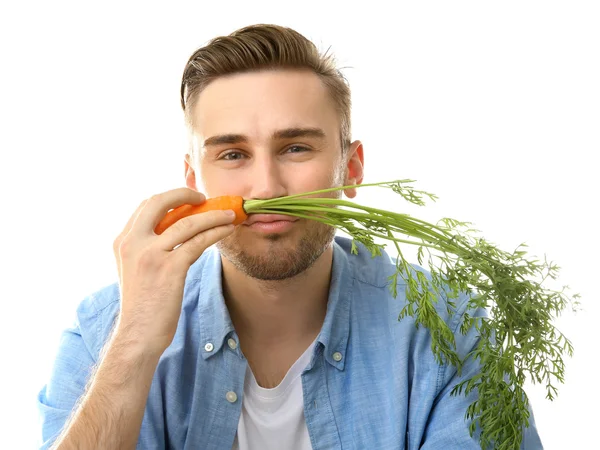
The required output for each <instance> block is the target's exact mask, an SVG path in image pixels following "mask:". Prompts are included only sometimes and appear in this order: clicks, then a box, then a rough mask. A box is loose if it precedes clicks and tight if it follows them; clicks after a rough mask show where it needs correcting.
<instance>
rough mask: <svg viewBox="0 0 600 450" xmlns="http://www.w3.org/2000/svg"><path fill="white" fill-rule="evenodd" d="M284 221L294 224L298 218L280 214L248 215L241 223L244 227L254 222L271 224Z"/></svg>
mask: <svg viewBox="0 0 600 450" xmlns="http://www.w3.org/2000/svg"><path fill="white" fill-rule="evenodd" d="M280 220H284V221H286V222H295V221H296V220H298V217H292V216H286V215H282V214H250V216H248V218H247V219H246V220H245V221H244V222H243V224H244V225H252V224H253V223H256V222H263V223H271V222H277V221H280Z"/></svg>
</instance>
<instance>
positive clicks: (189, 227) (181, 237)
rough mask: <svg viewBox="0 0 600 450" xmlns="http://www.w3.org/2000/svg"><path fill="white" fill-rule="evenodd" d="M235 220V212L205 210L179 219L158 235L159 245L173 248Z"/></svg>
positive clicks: (162, 247) (164, 247)
mask: <svg viewBox="0 0 600 450" xmlns="http://www.w3.org/2000/svg"><path fill="white" fill-rule="evenodd" d="M234 220H235V214H232V215H230V214H227V212H226V211H223V210H214V211H206V212H203V213H198V214H192V215H191V216H187V217H184V218H182V219H179V220H178V221H177V222H175V223H174V224H173V225H171V226H170V227H169V228H167V229H166V230H165V231H163V233H162V234H161V235H160V236H159V237H158V239H159V242H160V243H159V246H160V248H161V249H164V250H173V248H175V247H176V246H177V245H179V244H183V243H184V242H187V241H188V240H190V239H192V238H194V237H195V236H196V235H198V234H199V233H204V232H206V231H208V230H210V229H211V228H215V227H219V226H223V225H229V224H231V222H233V221H234Z"/></svg>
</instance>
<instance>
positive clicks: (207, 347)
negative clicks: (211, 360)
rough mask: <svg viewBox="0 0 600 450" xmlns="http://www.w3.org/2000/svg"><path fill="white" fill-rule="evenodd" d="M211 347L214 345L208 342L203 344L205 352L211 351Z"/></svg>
mask: <svg viewBox="0 0 600 450" xmlns="http://www.w3.org/2000/svg"><path fill="white" fill-rule="evenodd" d="M213 348H214V346H213V345H212V344H211V343H210V342H207V343H206V345H205V346H204V350H206V351H207V352H212V351H213Z"/></svg>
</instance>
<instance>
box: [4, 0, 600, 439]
mask: <svg viewBox="0 0 600 450" xmlns="http://www.w3.org/2000/svg"><path fill="white" fill-rule="evenodd" d="M218 4H222V5H224V6H215V5H218ZM359 4H360V5H361V6H352V5H350V4H349V3H348V2H325V1H318V2H312V1H302V2H276V3H273V4H267V3H265V2H239V3H236V2H231V1H228V2H223V3H221V2H217V1H213V2H201V1H195V2H185V3H184V2H175V1H173V2H143V3H142V2H139V3H136V2H133V1H129V2H106V1H105V2H94V3H93V4H92V3H91V2H71V3H66V2H58V1H53V2H42V1H37V2H25V1H23V2H14V3H12V2H11V3H9V2H6V5H5V4H4V3H3V5H5V6H2V7H0V49H1V54H0V77H1V82H0V116H1V117H0V119H1V120H0V127H1V128H0V152H1V165H0V171H1V173H0V176H1V177H0V182H1V183H2V186H1V189H0V195H1V196H2V199H1V202H2V203H1V205H2V210H1V213H0V214H2V220H1V221H0V227H1V230H0V231H1V236H2V269H1V272H0V273H1V289H2V291H1V292H2V298H1V301H2V309H1V311H2V312H1V316H0V317H1V322H0V333H1V336H0V337H1V340H0V342H1V343H2V344H1V346H2V347H1V350H2V353H1V360H0V364H1V372H0V376H1V377H2V380H1V382H0V388H1V389H2V397H1V398H2V408H0V415H2V417H0V426H1V427H2V428H3V433H2V444H1V445H2V447H3V448H11V449H17V448H19V449H20V448H23V449H25V448H34V447H35V445H36V443H37V438H38V435H39V427H38V424H37V412H36V407H35V398H36V394H37V392H38V390H39V389H40V388H41V387H42V385H43V384H44V383H45V381H46V380H47V378H48V375H49V371H50V367H51V363H52V360H53V357H54V352H55V350H56V347H57V344H58V339H59V335H60V331H61V329H62V328H64V327H65V326H67V325H68V324H69V323H70V321H71V319H72V317H73V313H74V310H75V307H76V306H77V304H78V303H79V302H80V301H81V300H82V299H83V297H84V296H86V295H87V294H89V293H90V292H92V291H94V290H96V289H98V288H100V287H102V286H105V285H107V284H110V283H113V282H114V281H116V268H115V265H114V261H113V255H112V242H113V240H114V238H115V237H116V236H117V234H118V233H119V232H120V230H121V229H122V227H123V226H124V225H125V223H126V222H127V219H128V218H129V216H130V214H131V213H132V212H133V210H134V209H135V207H136V206H137V205H138V204H139V202H140V201H141V200H142V199H144V198H146V197H148V196H150V195H152V194H154V193H158V192H162V191H165V190H168V189H173V188H176V187H181V186H184V178H183V155H184V153H185V151H186V147H185V145H186V143H185V134H184V128H183V122H182V112H181V110H180V107H179V83H180V76H181V73H182V70H183V67H184V65H185V62H186V61H187V58H188V57H189V55H190V54H191V53H192V52H193V51H194V50H195V49H196V48H197V47H199V46H201V45H203V44H204V43H206V42H207V41H208V40H209V39H211V38H212V37H214V36H216V35H221V34H228V33H230V32H232V31H234V30H235V29H237V28H239V27H242V26H245V25H249V24H252V23H258V22H267V23H277V24H280V25H287V26H291V27H293V28H296V29H297V30H298V31H300V32H301V33H303V34H305V35H306V36H307V37H308V38H311V39H313V40H314V41H315V42H316V43H317V45H318V46H319V47H320V48H321V49H323V50H324V49H326V48H327V47H329V46H331V47H332V49H331V50H332V51H333V53H335V54H336V55H337V56H338V59H339V62H340V65H341V66H343V67H348V66H350V67H349V68H347V69H344V73H345V74H346V76H347V78H348V79H349V81H350V83H351V87H352V90H353V101H354V107H353V121H354V123H353V137H354V138H355V139H361V140H362V141H363V143H364V146H365V170H366V179H365V182H373V181H383V180H392V179H398V178H412V179H415V180H417V183H416V186H418V187H419V188H422V189H425V190H428V191H430V192H434V193H436V194H437V195H438V196H439V197H440V200H439V201H438V202H437V203H436V204H433V205H430V206H427V207H425V208H421V209H418V210H417V211H414V210H411V214H415V215H417V214H418V215H419V217H423V218H426V219H437V218H440V217H443V216H450V217H453V218H457V219H461V220H469V221H471V222H473V223H474V224H475V225H476V227H477V228H479V229H480V230H482V231H483V234H484V235H485V236H486V237H487V238H488V239H489V240H491V241H493V242H495V243H497V244H498V245H499V246H501V247H503V248H505V249H507V250H512V249H514V247H515V246H516V245H518V244H519V243H521V242H526V243H528V244H529V250H530V252H531V254H532V255H538V256H543V255H544V254H546V255H547V256H548V258H549V259H551V260H554V261H556V262H557V263H558V264H559V265H560V266H561V267H562V271H561V278H560V282H561V283H562V284H569V285H570V286H571V287H572V289H573V291H576V292H579V293H581V295H582V296H583V298H582V307H583V311H582V312H580V313H579V314H577V315H573V314H567V315H565V316H564V317H563V318H561V319H560V320H558V321H557V322H556V324H557V325H558V326H559V328H560V329H561V330H562V331H563V332H564V333H565V334H566V335H567V336H568V337H569V338H570V339H571V340H572V342H573V344H574V346H575V352H576V353H575V355H574V357H573V358H570V359H569V358H567V361H566V363H567V375H566V383H565V384H564V385H561V386H559V397H558V399H556V400H555V401H554V402H550V401H548V400H545V399H544V395H545V391H544V389H543V388H540V387H538V386H531V385H528V393H529V395H530V398H531V401H532V403H533V407H534V411H535V416H536V420H537V425H538V428H539V431H540V434H541V436H542V440H543V442H544V444H545V448H546V449H550V450H551V449H557V450H558V449H561V450H562V449H567V448H568V449H583V448H585V449H587V448H591V447H592V446H594V445H595V443H596V442H597V440H598V439H597V437H596V435H597V423H596V422H597V419H598V415H597V406H598V400H599V398H598V393H597V381H596V372H595V370H594V369H595V367H596V365H595V360H596V359H597V355H598V351H597V346H596V342H597V333H595V331H597V329H598V326H597V322H598V306H597V304H598V299H597V297H596V294H597V290H596V289H595V285H594V284H595V282H596V279H597V276H598V275H597V270H596V266H595V265H596V264H597V261H598V254H599V250H600V247H599V245H598V239H597V232H598V226H597V222H596V218H597V216H598V214H597V211H598V193H599V192H598V191H599V189H598V187H597V184H596V183H597V181H598V175H597V174H598V164H597V163H596V162H595V161H596V153H597V152H598V150H599V148H600V106H599V105H600V88H599V86H600V83H599V82H598V80H600V66H599V56H600V27H599V26H598V23H600V14H599V7H598V6H597V3H596V2H583V1H563V2H556V1H543V2H542V1H536V2H531V1H529V2H528V1H503V2H494V3H493V4H492V2H481V1H470V2H465V1H454V2H448V1H445V2H418V3H417V2H413V3H411V4H407V3H401V2H400V3H398V6H397V7H396V9H395V10H394V11H393V12H392V11H391V10H390V7H389V6H388V5H387V4H386V3H378V2H374V1H369V2H360V3H359ZM8 5H10V6H8ZM356 201H357V202H362V203H365V204H376V205H378V206H383V207H387V208H388V209H394V210H397V211H403V210H404V208H405V206H404V204H403V202H401V201H400V200H398V199H397V198H396V196H395V195H394V194H391V195H390V194H387V193H386V192H383V191H381V190H380V189H379V188H365V189H364V190H362V191H359V196H358V197H357V199H356Z"/></svg>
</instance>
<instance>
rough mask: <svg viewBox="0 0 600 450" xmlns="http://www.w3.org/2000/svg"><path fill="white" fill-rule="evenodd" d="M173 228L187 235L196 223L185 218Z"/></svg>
mask: <svg viewBox="0 0 600 450" xmlns="http://www.w3.org/2000/svg"><path fill="white" fill-rule="evenodd" d="M172 227H174V229H175V231H176V232H177V233H187V232H189V231H191V230H192V229H193V228H194V222H193V221H192V220H191V219H190V218H188V217H184V218H183V219H179V220H178V221H177V222H175V223H174V224H173V225H172Z"/></svg>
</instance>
